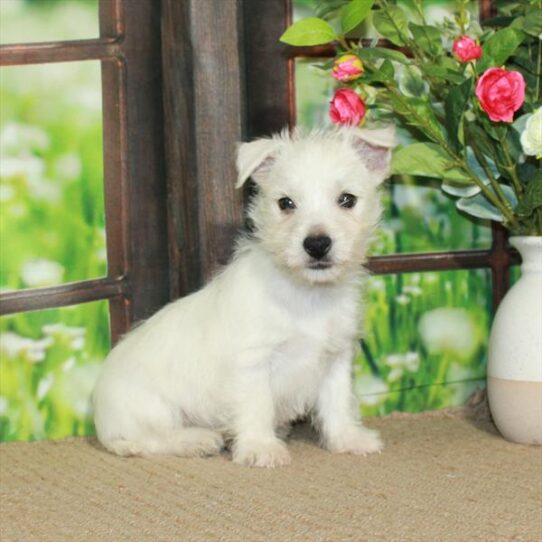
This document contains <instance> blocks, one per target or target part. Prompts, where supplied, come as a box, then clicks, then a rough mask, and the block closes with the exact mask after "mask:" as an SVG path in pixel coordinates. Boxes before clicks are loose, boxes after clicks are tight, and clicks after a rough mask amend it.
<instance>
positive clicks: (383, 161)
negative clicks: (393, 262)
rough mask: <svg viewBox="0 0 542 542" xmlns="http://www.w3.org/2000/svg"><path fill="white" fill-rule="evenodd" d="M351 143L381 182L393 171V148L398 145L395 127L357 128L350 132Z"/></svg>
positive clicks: (375, 177)
mask: <svg viewBox="0 0 542 542" xmlns="http://www.w3.org/2000/svg"><path fill="white" fill-rule="evenodd" d="M350 136H351V143H352V146H353V147H354V149H355V150H356V152H357V154H358V155H359V157H360V158H361V159H362V160H363V163H364V164H365V166H366V167H367V169H368V170H369V172H370V173H371V174H372V175H374V177H373V178H374V179H375V181H376V182H377V183H378V184H380V183H381V182H382V181H384V180H385V179H387V178H388V177H389V175H390V173H391V150H392V149H393V147H395V146H396V145H397V142H396V138H395V127H394V126H391V125H390V126H386V127H385V128H379V129H376V130H368V129H365V128H357V129H354V130H352V132H351V133H350Z"/></svg>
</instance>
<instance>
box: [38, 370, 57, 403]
mask: <svg viewBox="0 0 542 542" xmlns="http://www.w3.org/2000/svg"><path fill="white" fill-rule="evenodd" d="M54 381H55V376H54V375H53V374H52V373H48V374H47V375H45V376H44V377H43V378H42V379H41V380H40V381H39V384H38V389H37V390H36V396H37V398H38V401H41V400H42V399H43V398H44V397H45V396H46V395H47V393H49V390H50V389H51V387H52V385H53V384H54Z"/></svg>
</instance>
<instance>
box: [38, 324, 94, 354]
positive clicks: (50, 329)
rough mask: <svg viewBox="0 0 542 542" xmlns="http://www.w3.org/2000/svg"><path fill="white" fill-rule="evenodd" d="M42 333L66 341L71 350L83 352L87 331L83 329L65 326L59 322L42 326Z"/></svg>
mask: <svg viewBox="0 0 542 542" xmlns="http://www.w3.org/2000/svg"><path fill="white" fill-rule="evenodd" d="M42 331H43V333H44V334H45V335H46V336H48V337H53V338H59V339H60V340H65V341H67V342H68V343H69V345H70V348H71V349H72V350H83V348H84V347H85V334H86V332H87V330H86V329H85V328H84V327H73V326H67V325H65V324H63V323H62V322H59V323H57V324H47V325H45V326H43V328H42Z"/></svg>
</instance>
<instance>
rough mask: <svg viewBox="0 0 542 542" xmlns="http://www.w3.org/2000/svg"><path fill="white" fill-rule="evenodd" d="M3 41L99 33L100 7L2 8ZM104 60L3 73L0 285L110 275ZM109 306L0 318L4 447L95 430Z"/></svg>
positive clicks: (20, 5)
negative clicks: (93, 398)
mask: <svg viewBox="0 0 542 542" xmlns="http://www.w3.org/2000/svg"><path fill="white" fill-rule="evenodd" d="M0 15H1V16H0V21H1V23H0V26H1V35H2V40H3V41H4V42H8V41H9V42H13V41H24V40H25V39H29V34H28V32H29V31H30V32H31V35H30V39H31V40H32V41H42V40H46V39H64V38H66V37H70V38H72V37H92V36H93V35H96V32H97V2H96V0H93V1H86V2H80V1H77V2H59V1H55V2H41V1H40V2H31V3H30V2H21V1H19V0H14V1H13V2H12V1H11V0H10V2H4V1H2V2H0ZM104 220H105V218H104V196H103V160H102V118H101V75H100V64H99V62H77V63H59V64H47V65H29V66H16V67H2V68H1V71H0V288H1V289H2V290H4V291H6V290H17V289H22V288H31V287H46V286H53V285H57V284H60V283H64V282H72V281H77V280H85V279H92V278H96V277H101V276H104V275H105V274H106V271H107V265H106V255H105V223H104ZM108 349H109V316H108V304H107V302H97V303H88V304H84V305H79V306H76V307H67V308H62V309H51V310H45V311H36V312H29V313H20V314H15V315H10V316H5V317H3V318H2V319H0V440H21V439H22V440H33V439H38V438H44V437H50V438H59V437H64V436H69V435H83V434H89V433H91V432H92V431H93V428H92V417H91V415H90V410H89V409H90V403H89V398H90V392H91V389H92V387H93V385H94V381H95V378H96V375H97V371H98V369H99V366H100V363H101V361H102V360H103V358H104V357H105V355H106V353H107V351H108Z"/></svg>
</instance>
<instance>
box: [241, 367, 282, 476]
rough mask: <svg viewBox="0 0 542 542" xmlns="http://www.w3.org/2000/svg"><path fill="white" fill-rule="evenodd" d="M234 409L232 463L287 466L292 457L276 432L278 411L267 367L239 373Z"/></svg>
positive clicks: (250, 465)
mask: <svg viewBox="0 0 542 542" xmlns="http://www.w3.org/2000/svg"><path fill="white" fill-rule="evenodd" d="M234 409H235V410H234V420H233V423H234V431H235V434H236V437H235V442H234V445H233V461H234V462H235V463H238V464H240V465H245V466H247V467H281V466H284V465H288V464H289V463H290V454H289V453H288V450H287V449H286V445H285V444H284V442H282V441H281V440H280V439H278V438H277V436H276V434H275V430H274V425H275V407H274V404H273V397H272V394H271V386H270V382H269V373H268V368H267V367H266V366H265V365H258V366H250V367H244V368H243V369H240V370H239V371H238V372H237V374H236V379H235V407H234Z"/></svg>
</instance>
